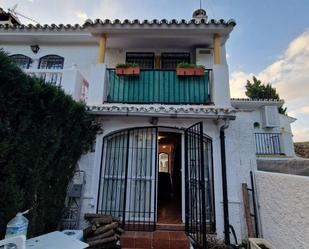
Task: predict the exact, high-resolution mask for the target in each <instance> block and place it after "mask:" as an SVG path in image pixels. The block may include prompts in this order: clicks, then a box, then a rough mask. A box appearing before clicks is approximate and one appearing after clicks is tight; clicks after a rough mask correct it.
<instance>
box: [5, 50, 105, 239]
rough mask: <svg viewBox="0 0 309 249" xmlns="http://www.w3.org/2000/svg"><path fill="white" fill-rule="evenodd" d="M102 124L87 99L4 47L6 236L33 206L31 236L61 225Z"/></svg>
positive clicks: (30, 225)
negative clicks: (80, 166) (22, 63)
mask: <svg viewBox="0 0 309 249" xmlns="http://www.w3.org/2000/svg"><path fill="white" fill-rule="evenodd" d="M64 84H65V83H64ZM99 129H100V128H99V126H98V125H97V124H96V123H95V122H94V120H93V118H92V117H91V116H90V115H88V114H87V112H86V108H85V105H83V104H82V103H78V102H76V101H74V100H73V99H72V97H71V96H69V95H66V94H65V93H64V92H63V90H61V88H60V87H56V86H53V85H51V84H46V83H44V82H43V81H42V80H40V79H37V78H32V77H30V76H28V75H26V74H25V73H23V72H22V70H20V69H19V68H18V67H17V66H15V65H14V64H13V63H12V62H11V61H10V59H9V57H8V56H7V55H6V54H5V53H4V52H3V51H0V238H1V237H2V236H3V235H4V234H5V228H6V224H7V222H8V221H9V220H10V219H11V218H12V217H14V216H15V215H16V213H17V212H18V211H24V210H27V209H31V211H30V212H29V215H27V217H28V218H29V220H30V223H29V230H28V234H29V235H30V236H36V235H40V234H43V233H46V232H50V231H53V230H55V229H57V228H58V226H59V224H60V221H61V217H62V211H63V207H64V200H65V196H66V188H67V185H68V183H69V181H70V179H71V178H72V176H73V173H74V170H75V166H76V164H77V162H78V160H79V158H80V157H81V155H82V154H83V153H84V152H87V151H88V150H89V148H90V147H91V145H92V142H93V141H94V139H95V136H96V133H97V132H98V131H99Z"/></svg>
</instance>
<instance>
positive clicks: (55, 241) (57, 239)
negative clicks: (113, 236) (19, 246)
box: [26, 231, 89, 249]
mask: <svg viewBox="0 0 309 249" xmlns="http://www.w3.org/2000/svg"><path fill="white" fill-rule="evenodd" d="M88 246H89V245H88V244H86V243H84V242H82V241H80V240H77V239H75V238H74V237H71V236H68V235H65V234H64V233H62V232H59V231H56V232H52V233H47V234H44V235H41V236H38V237H35V238H32V239H29V240H27V241H26V249H84V248H86V247H88Z"/></svg>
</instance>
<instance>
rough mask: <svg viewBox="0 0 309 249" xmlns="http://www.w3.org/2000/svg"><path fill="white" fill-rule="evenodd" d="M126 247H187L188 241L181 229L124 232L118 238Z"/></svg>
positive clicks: (156, 248) (184, 248) (160, 248)
mask: <svg viewBox="0 0 309 249" xmlns="http://www.w3.org/2000/svg"><path fill="white" fill-rule="evenodd" d="M120 244H121V247H122V248H128V249H133V248H135V249H138V248H139V249H146V248H149V249H189V248H190V241H189V239H188V237H187V236H186V234H185V233H184V232H183V231H155V232H125V233H124V234H123V235H122V236H121V238H120Z"/></svg>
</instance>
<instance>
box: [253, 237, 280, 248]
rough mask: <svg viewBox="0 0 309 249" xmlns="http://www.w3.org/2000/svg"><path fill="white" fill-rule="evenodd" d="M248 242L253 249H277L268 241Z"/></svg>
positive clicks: (258, 239) (259, 239) (254, 240)
mask: <svg viewBox="0 0 309 249" xmlns="http://www.w3.org/2000/svg"><path fill="white" fill-rule="evenodd" d="M248 241H249V244H250V248H251V249H276V248H275V247H273V246H272V245H271V244H270V243H269V242H268V241H267V240H266V239H262V238H249V239H248Z"/></svg>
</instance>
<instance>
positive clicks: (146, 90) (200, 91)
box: [107, 69, 209, 104]
mask: <svg viewBox="0 0 309 249" xmlns="http://www.w3.org/2000/svg"><path fill="white" fill-rule="evenodd" d="M107 72H108V96H107V102H110V103H162V104H204V103H208V102H209V71H206V72H205V75H204V76H202V77H178V76H177V75H176V71H175V70H141V73H140V75H139V76H118V75H116V72H115V70H114V69H108V70H107Z"/></svg>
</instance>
